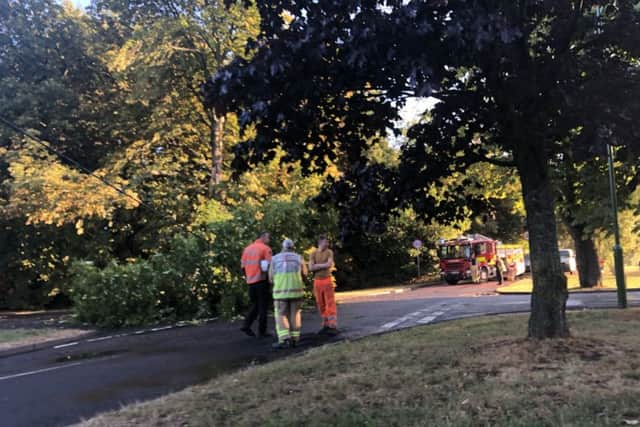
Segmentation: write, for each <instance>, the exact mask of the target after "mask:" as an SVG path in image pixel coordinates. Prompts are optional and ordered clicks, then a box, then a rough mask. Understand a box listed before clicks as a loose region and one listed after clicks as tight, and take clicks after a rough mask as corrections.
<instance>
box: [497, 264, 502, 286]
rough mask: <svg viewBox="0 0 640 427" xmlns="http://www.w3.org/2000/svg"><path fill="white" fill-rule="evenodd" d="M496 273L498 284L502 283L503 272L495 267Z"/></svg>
mask: <svg viewBox="0 0 640 427" xmlns="http://www.w3.org/2000/svg"><path fill="white" fill-rule="evenodd" d="M496 275H497V276H498V284H499V285H502V281H503V280H504V273H503V272H502V271H501V270H500V269H499V268H498V269H496Z"/></svg>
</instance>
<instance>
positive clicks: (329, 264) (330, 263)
mask: <svg viewBox="0 0 640 427" xmlns="http://www.w3.org/2000/svg"><path fill="white" fill-rule="evenodd" d="M325 265H326V267H325V268H331V267H333V251H329V259H328V260H327V262H326V263H325Z"/></svg>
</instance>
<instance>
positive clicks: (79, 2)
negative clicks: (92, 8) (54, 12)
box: [73, 0, 91, 7]
mask: <svg viewBox="0 0 640 427" xmlns="http://www.w3.org/2000/svg"><path fill="white" fill-rule="evenodd" d="M73 2H74V3H75V5H76V6H77V7H87V6H89V3H90V2H91V0H73Z"/></svg>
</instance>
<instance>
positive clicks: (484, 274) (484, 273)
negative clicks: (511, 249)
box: [480, 268, 489, 283]
mask: <svg viewBox="0 0 640 427" xmlns="http://www.w3.org/2000/svg"><path fill="white" fill-rule="evenodd" d="M488 281H489V271H488V270H487V269H486V268H483V269H482V270H480V282H481V283H482V282H488Z"/></svg>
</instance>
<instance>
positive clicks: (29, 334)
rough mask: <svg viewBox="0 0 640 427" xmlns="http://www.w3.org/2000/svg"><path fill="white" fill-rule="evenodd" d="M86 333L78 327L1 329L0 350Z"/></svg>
mask: <svg viewBox="0 0 640 427" xmlns="http://www.w3.org/2000/svg"><path fill="white" fill-rule="evenodd" d="M86 333H87V331H82V330H76V329H53V328H37V329H23V328H18V329H0V351H5V350H13V349H16V348H20V347H28V346H32V345H36V344H42V343H45V342H47V341H57V340H63V339H70V338H75V337H78V336H81V335H84V334H86Z"/></svg>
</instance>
